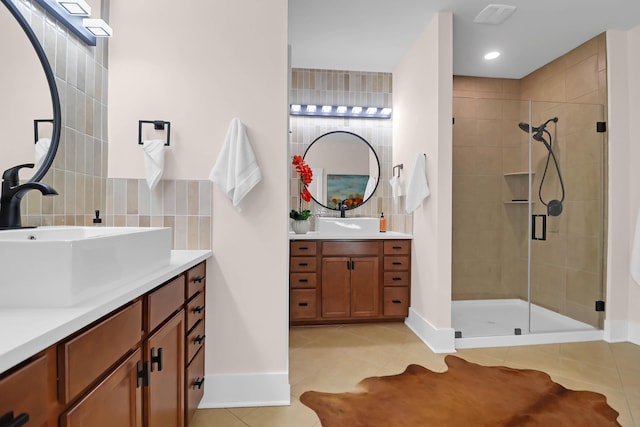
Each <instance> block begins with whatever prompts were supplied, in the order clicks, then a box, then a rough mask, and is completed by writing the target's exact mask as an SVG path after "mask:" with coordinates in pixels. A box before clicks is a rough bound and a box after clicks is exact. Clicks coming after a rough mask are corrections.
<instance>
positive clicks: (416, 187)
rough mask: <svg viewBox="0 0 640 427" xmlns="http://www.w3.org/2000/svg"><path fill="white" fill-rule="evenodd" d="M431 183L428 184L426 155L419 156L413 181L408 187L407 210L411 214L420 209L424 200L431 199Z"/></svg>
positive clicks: (414, 168)
mask: <svg viewBox="0 0 640 427" xmlns="http://www.w3.org/2000/svg"><path fill="white" fill-rule="evenodd" d="M430 194H431V190H429V183H428V182H427V166H426V159H425V156H424V154H418V155H417V156H416V161H415V162H414V165H413V172H412V174H411V180H410V181H409V186H408V187H407V199H406V205H405V210H406V211H407V213H411V212H413V211H415V210H416V209H418V208H419V207H420V205H422V202H423V200H424V199H426V198H427V197H429V195H430Z"/></svg>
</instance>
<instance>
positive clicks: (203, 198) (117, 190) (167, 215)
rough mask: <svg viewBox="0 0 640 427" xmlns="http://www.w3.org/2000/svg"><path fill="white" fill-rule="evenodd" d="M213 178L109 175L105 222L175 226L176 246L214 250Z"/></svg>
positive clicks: (173, 227) (123, 224)
mask: <svg viewBox="0 0 640 427" xmlns="http://www.w3.org/2000/svg"><path fill="white" fill-rule="evenodd" d="M212 192H213V184H212V183H211V181H206V180H205V181H197V180H162V181H160V182H159V183H158V184H157V186H156V187H155V188H154V189H153V190H152V191H151V190H149V187H148V186H147V181H146V180H145V179H136V178H109V179H108V180H107V197H106V203H107V211H106V215H105V218H104V219H103V221H105V222H106V225H107V226H118V227H124V226H127V227H171V228H172V229H173V249H211V214H212V200H213V197H212Z"/></svg>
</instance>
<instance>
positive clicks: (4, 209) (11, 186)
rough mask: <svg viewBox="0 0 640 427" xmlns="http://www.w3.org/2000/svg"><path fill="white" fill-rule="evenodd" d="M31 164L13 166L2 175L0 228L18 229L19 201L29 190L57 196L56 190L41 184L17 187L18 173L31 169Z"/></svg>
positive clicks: (20, 224) (20, 223) (20, 225)
mask: <svg viewBox="0 0 640 427" xmlns="http://www.w3.org/2000/svg"><path fill="white" fill-rule="evenodd" d="M33 166H34V164H33V163H26V164H24V165H18V166H14V167H12V168H9V169H7V170H6V171H4V173H3V174H2V194H1V195H0V228H20V227H22V222H21V219H20V201H21V200H22V197H23V196H24V195H25V194H27V192H28V191H30V190H38V191H40V192H41V193H42V194H43V195H45V196H50V195H51V196H53V195H56V194H58V192H57V191H56V190H54V189H53V188H51V187H50V186H48V185H47V184H43V183H42V182H33V181H30V182H25V183H24V184H22V185H18V184H19V182H20V178H19V177H18V172H19V171H20V169H22V168H33Z"/></svg>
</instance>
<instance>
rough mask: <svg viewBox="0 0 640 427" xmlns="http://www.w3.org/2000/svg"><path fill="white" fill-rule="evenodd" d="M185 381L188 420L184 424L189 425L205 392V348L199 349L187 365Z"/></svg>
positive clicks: (186, 415)
mask: <svg viewBox="0 0 640 427" xmlns="http://www.w3.org/2000/svg"><path fill="white" fill-rule="evenodd" d="M184 383H185V388H186V393H185V395H186V397H185V400H186V402H185V405H186V411H185V417H186V420H185V421H186V422H185V424H184V425H185V426H188V425H189V422H190V421H191V418H193V414H195V412H196V409H198V404H199V403H200V401H201V400H202V395H203V394H204V350H202V351H199V352H198V353H197V354H196V356H195V357H194V358H193V360H192V361H191V363H190V364H189V366H188V367H187V376H186V378H185V382H184Z"/></svg>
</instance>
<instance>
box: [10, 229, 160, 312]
mask: <svg viewBox="0 0 640 427" xmlns="http://www.w3.org/2000/svg"><path fill="white" fill-rule="evenodd" d="M170 256H171V229H170V228H142V227H39V228H31V229H19V230H2V231H0V266H1V268H2V270H1V271H0V307H7V308H8V307H11V308H16V307H66V306H71V305H74V304H77V303H78V302H81V301H82V300H84V299H87V298H89V297H91V296H92V295H96V294H97V293H100V292H102V291H104V290H107V289H109V288H111V287H116V286H119V285H121V284H124V283H126V282H127V281H129V280H131V279H135V278H137V277H141V276H143V275H145V274H148V273H150V272H152V271H154V270H155V269H157V268H159V267H162V266H166V265H167V264H169V259H170Z"/></svg>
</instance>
